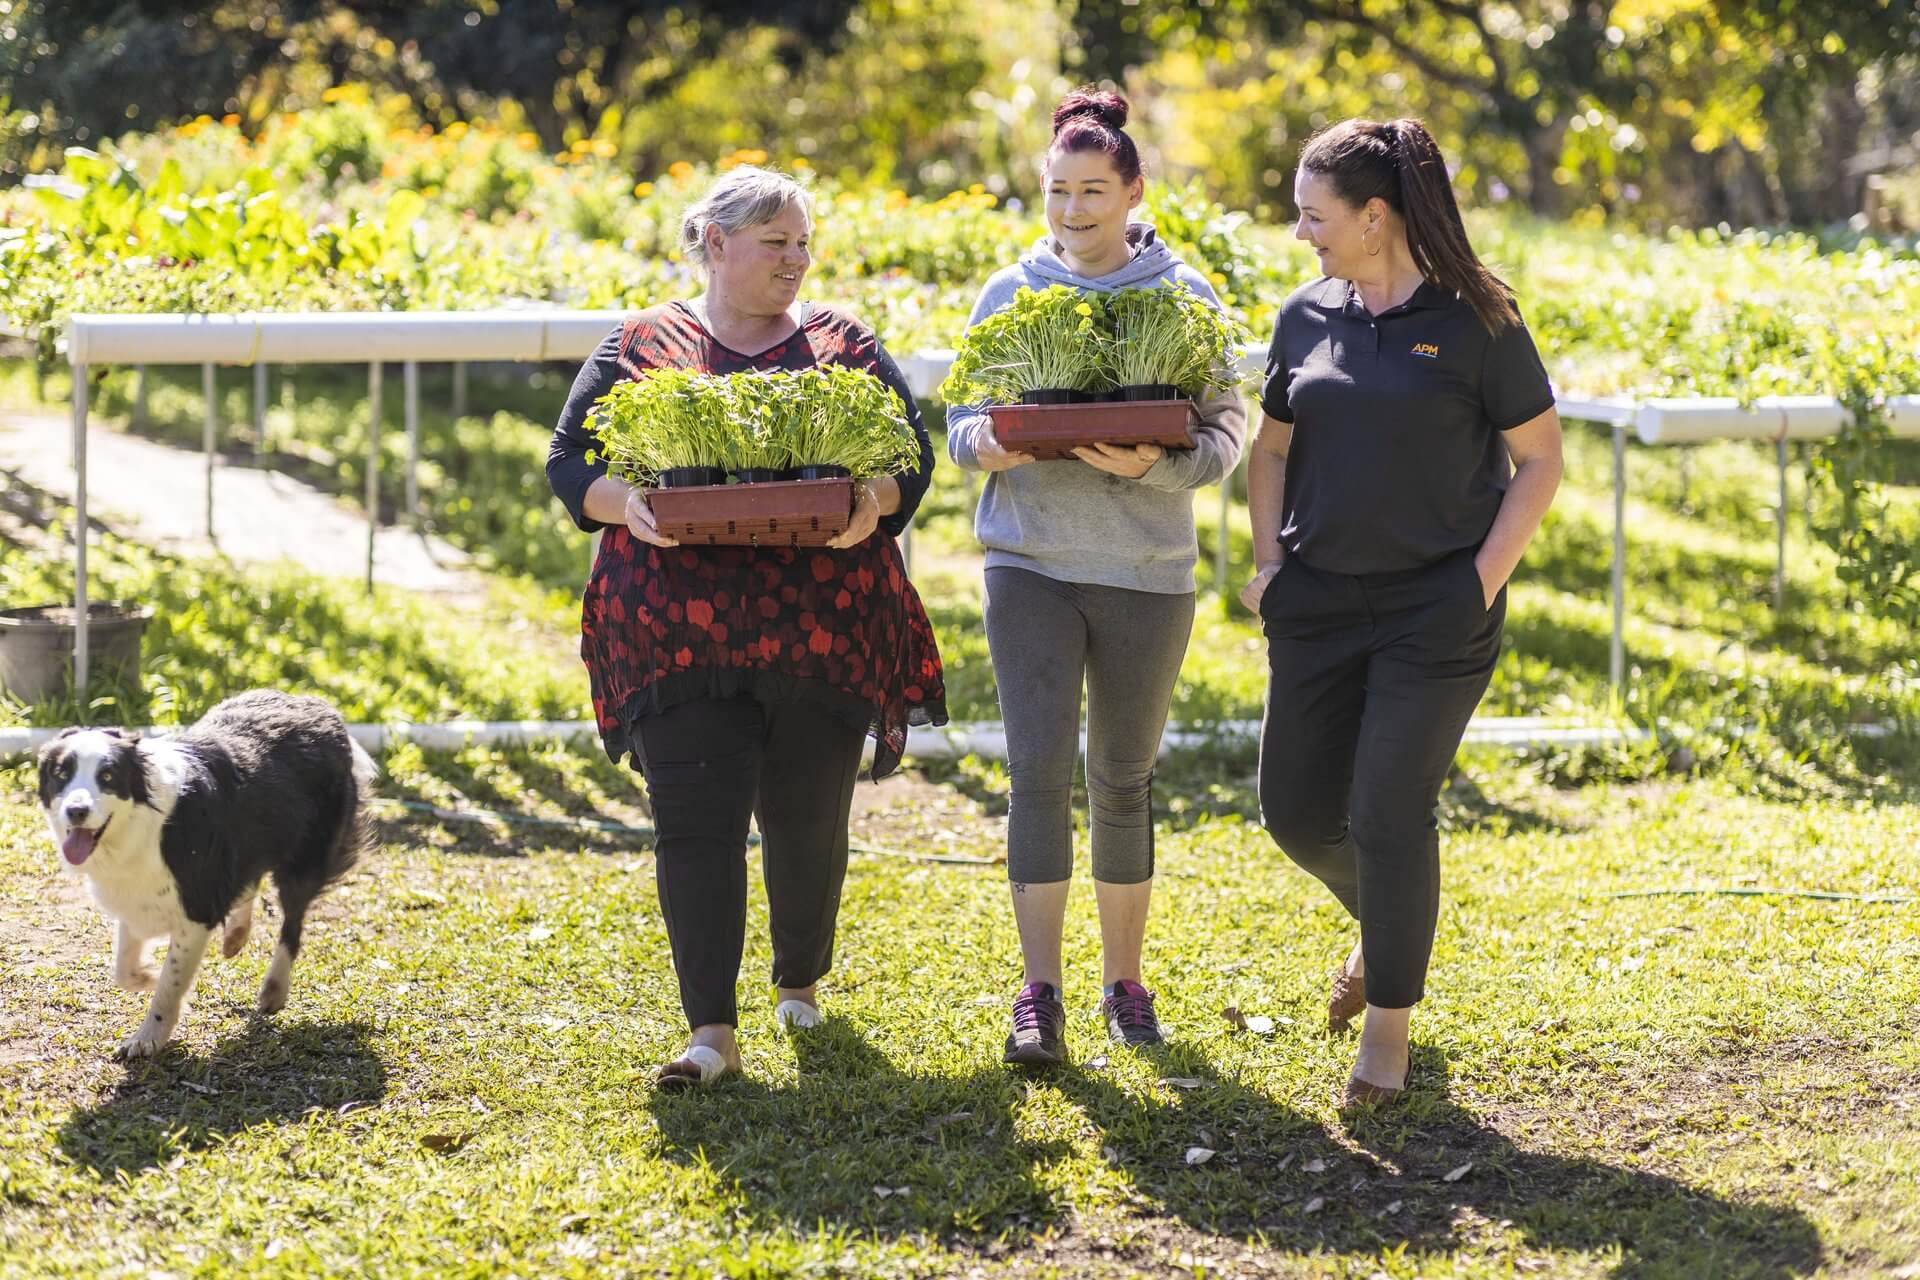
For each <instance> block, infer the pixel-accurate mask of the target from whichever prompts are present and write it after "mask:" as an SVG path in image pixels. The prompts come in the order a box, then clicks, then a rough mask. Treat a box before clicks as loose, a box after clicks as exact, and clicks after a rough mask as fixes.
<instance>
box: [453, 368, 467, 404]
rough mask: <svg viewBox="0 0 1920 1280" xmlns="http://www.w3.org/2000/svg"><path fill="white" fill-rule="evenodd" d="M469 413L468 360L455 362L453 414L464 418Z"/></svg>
mask: <svg viewBox="0 0 1920 1280" xmlns="http://www.w3.org/2000/svg"><path fill="white" fill-rule="evenodd" d="M466 415H467V362H466V361H464V360H455V361H454V362H453V416H454V417H456V418H464V417H466Z"/></svg>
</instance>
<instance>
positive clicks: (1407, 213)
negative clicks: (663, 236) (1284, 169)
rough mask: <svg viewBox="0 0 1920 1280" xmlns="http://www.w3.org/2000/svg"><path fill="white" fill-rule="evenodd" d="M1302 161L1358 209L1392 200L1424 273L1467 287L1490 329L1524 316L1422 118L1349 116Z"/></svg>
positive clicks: (1463, 291) (1465, 297)
mask: <svg viewBox="0 0 1920 1280" xmlns="http://www.w3.org/2000/svg"><path fill="white" fill-rule="evenodd" d="M1300 167H1301V168H1303V169H1308V170H1311V171H1312V172H1314V173H1318V174H1321V175H1323V176H1325V177H1326V179H1327V180H1328V181H1329V182H1331V183H1332V184H1333V190H1334V194H1336V195H1338V196H1339V197H1340V198H1341V199H1342V200H1344V201H1345V202H1346V203H1347V204H1349V205H1352V206H1353V207H1355V208H1358V207H1360V206H1361V205H1364V204H1366V202H1367V201H1369V200H1371V199H1373V198H1374V197H1375V196H1379V197H1380V198H1381V199H1382V200H1385V201H1386V202H1387V204H1388V206H1389V207H1390V208H1392V210H1393V211H1394V212H1395V213H1397V214H1399V215H1400V219H1401V221H1402V222H1404V223H1405V224H1406V228H1407V248H1408V250H1409V251H1410V252H1411V253H1412V254H1413V261H1414V265H1415V266H1417V267H1419V268H1420V274H1421V275H1423V276H1425V277H1426V278H1427V279H1428V280H1431V281H1432V282H1433V283H1435V284H1437V285H1440V286H1441V287H1443V288H1447V289H1451V290H1453V291H1454V292H1455V293H1457V294H1459V295H1460V298H1461V300H1462V301H1464V302H1465V303H1466V304H1467V305H1468V306H1470V307H1472V308H1473V312H1474V314H1475V315H1477V316H1479V317H1480V322H1481V323H1482V324H1484V325H1486V326H1487V331H1488V332H1489V333H1498V332H1500V331H1501V330H1502V329H1504V328H1506V327H1507V326H1508V325H1514V324H1518V323H1520V313H1519V312H1518V311H1517V310H1515V309H1514V305H1513V291H1512V290H1511V289H1509V288H1507V286H1506V283H1505V282H1504V281H1502V280H1501V279H1500V278H1499V277H1498V276H1496V275H1494V274H1493V272H1491V271H1489V270H1487V267H1486V264H1485V263H1483V262H1481V261H1480V259H1479V257H1478V256H1477V255H1476V254H1475V253H1474V251H1473V245H1472V244H1471V243H1469V242H1468V240H1467V227H1466V224H1465V223H1464V222H1462V221H1461V219H1460V206H1459V204H1458V203H1457V202H1456V201H1455V200H1454V198H1453V183H1452V181H1451V180H1450V179H1449V178H1448V177H1447V162H1446V159H1445V158H1444V157H1443V156H1441V154H1440V145H1439V144H1438V143H1436V142H1435V141H1434V140H1433V135H1432V134H1431V133H1428V132H1427V127H1426V126H1425V125H1423V124H1421V123H1420V122H1419V121H1418V120H1411V119H1407V120H1390V121H1388V122H1387V123H1385V124H1380V123H1378V122H1376V121H1373V120H1342V121H1341V122H1340V123H1339V124H1336V125H1334V126H1332V127H1331V128H1329V129H1327V130H1326V131H1324V132H1322V133H1321V134H1319V135H1318V136H1316V137H1315V138H1314V139H1313V141H1311V142H1309V143H1308V144H1307V149H1306V150H1305V151H1304V152H1302V153H1301V155H1300Z"/></svg>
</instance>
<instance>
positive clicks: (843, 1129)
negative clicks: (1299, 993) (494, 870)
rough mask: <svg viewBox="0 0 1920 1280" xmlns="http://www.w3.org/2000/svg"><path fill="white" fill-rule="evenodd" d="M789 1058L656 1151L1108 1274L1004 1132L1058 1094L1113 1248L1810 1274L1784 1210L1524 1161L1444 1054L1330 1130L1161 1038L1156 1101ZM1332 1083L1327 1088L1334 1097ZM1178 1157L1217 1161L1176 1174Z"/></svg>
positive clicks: (740, 1178) (1069, 1201)
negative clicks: (1093, 1166)
mask: <svg viewBox="0 0 1920 1280" xmlns="http://www.w3.org/2000/svg"><path fill="white" fill-rule="evenodd" d="M795 1048H796V1052H797V1054H798V1055H799V1058H800V1068H801V1071H800V1081H799V1082H798V1083H797V1084H796V1085H793V1086H791V1087H789V1088H784V1089H769V1088H766V1087H764V1086H759V1085H755V1084H752V1083H749V1082H740V1081H735V1082H730V1083H728V1084H726V1085H723V1086H721V1087H720V1088H718V1089H716V1090H714V1091H711V1092H708V1093H694V1094H690V1095H688V1094H682V1095H668V1096H656V1100H655V1102H654V1104H653V1111H654V1116H655V1118H656V1120H657V1121H658V1123H659V1125H660V1129H661V1132H662V1133H663V1135H665V1137H666V1139H667V1142H668V1144H669V1147H670V1150H671V1153H672V1154H671V1155H670V1158H672V1159H678V1160H683V1161H702V1160H704V1161H705V1162H706V1163H708V1164H709V1165H710V1166H711V1167H712V1168H714V1169H715V1170H716V1171H717V1172H719V1173H720V1174H721V1176H722V1177H723V1178H725V1179H727V1180H728V1181H730V1182H731V1183H732V1184H733V1185H734V1187H735V1188H737V1190H738V1191H739V1193H740V1194H742V1195H743V1196H744V1197H745V1198H746V1199H747V1201H748V1202H749V1205H750V1207H751V1210H752V1211H753V1212H754V1213H756V1214H761V1213H765V1214H772V1215H775V1216H778V1217H781V1218H785V1219H787V1220H788V1221H790V1222H791V1223H793V1224H794V1226H795V1227H796V1228H798V1229H804V1230H815V1229H817V1228H818V1227H819V1225H820V1224H821V1223H822V1222H823V1221H824V1222H830V1223H833V1224H837V1225H841V1226H844V1227H846V1228H848V1229H850V1230H853V1231H855V1232H859V1233H864V1234H871V1235H873V1236H876V1237H881V1238H892V1237H896V1236H901V1235H906V1234H911V1233H916V1232H928V1233H932V1234H934V1235H936V1236H939V1237H941V1238H942V1239H944V1240H945V1241H947V1242H948V1243H949V1244H951V1245H954V1246H957V1247H961V1248H968V1247H974V1248H980V1247H985V1248H986V1249H987V1250H988V1251H989V1252H995V1253H997V1252H999V1251H1000V1250H1001V1249H1002V1247H1004V1246H1005V1245H1008V1244H1010V1245H1012V1246H1013V1247H1015V1248H1016V1249H1017V1248H1020V1247H1023V1246H1024V1245H1026V1244H1027V1243H1028V1242H1029V1241H1030V1240H1031V1238H1032V1237H1034V1236H1035V1235H1037V1234H1040V1233H1042V1232H1044V1231H1047V1230H1048V1229H1049V1228H1051V1229H1052V1232H1051V1235H1052V1238H1051V1239H1050V1240H1049V1241H1048V1242H1047V1252H1048V1257H1047V1258H1046V1261H1047V1262H1048V1263H1049V1264H1050V1265H1054V1266H1057V1267H1062V1268H1064V1269H1065V1271H1064V1273H1067V1274H1071V1273H1072V1271H1073V1269H1074V1267H1075V1263H1076V1258H1077V1257H1078V1256H1079V1255H1080V1254H1082V1253H1084V1254H1085V1259H1084V1260H1085V1262H1086V1263H1087V1265H1088V1269H1094V1268H1095V1267H1096V1265H1097V1264H1098V1263H1099V1262H1106V1263H1111V1262H1113V1261H1115V1259H1114V1258H1113V1257H1112V1256H1111V1250H1112V1249H1113V1248H1114V1247H1115V1246H1113V1245H1112V1244H1111V1243H1110V1242H1105V1241H1103V1242H1101V1243H1100V1244H1099V1245H1097V1246H1096V1245H1094V1244H1093V1243H1092V1242H1090V1241H1089V1240H1087V1239H1085V1238H1076V1234H1075V1229H1074V1224H1075V1223H1076V1221H1077V1220H1078V1219H1079V1218H1080V1217H1081V1209H1080V1207H1079V1206H1077V1205H1076V1204H1075V1203H1074V1201H1073V1193H1072V1192H1071V1191H1068V1190H1063V1189H1062V1187H1063V1183H1064V1179H1063V1178H1062V1177H1061V1175H1060V1174H1058V1173H1056V1172H1054V1171H1053V1170H1051V1169H1049V1167H1048V1166H1050V1165H1053V1164H1055V1163H1056V1162H1058V1161H1060V1160H1061V1159H1062V1158H1064V1157H1066V1156H1068V1155H1069V1154H1070V1153H1071V1150H1072V1147H1071V1146H1070V1145H1069V1143H1068V1142H1067V1141H1065V1140H1063V1139H1054V1140H1052V1141H1043V1140H1036V1139H1032V1138H1023V1137H1020V1136H1019V1135H1018V1133H1017V1126H1016V1120H1015V1114H1014V1113H1015V1111H1016V1109H1018V1108H1019V1107H1020V1106H1021V1104H1022V1102H1023V1100H1024V1099H1025V1098H1026V1096H1027V1094H1028V1091H1029V1090H1030V1089H1055V1090H1057V1091H1058V1093H1059V1095H1060V1097H1061V1099H1062V1100H1063V1101H1064V1102H1065V1104H1066V1105H1067V1106H1068V1107H1070V1108H1072V1109H1073V1110H1075V1111H1077V1112H1078V1113H1079V1116H1080V1117H1081V1119H1079V1120H1077V1121H1076V1120H1074V1119H1063V1118H1062V1117H1060V1116H1058V1115H1051V1116H1050V1117H1049V1124H1050V1127H1051V1128H1052V1130H1053V1131H1054V1132H1056V1133H1060V1132H1065V1131H1067V1130H1070V1129H1071V1130H1078V1131H1080V1133H1081V1135H1082V1136H1081V1139H1080V1141H1079V1142H1076V1143H1074V1144H1072V1145H1073V1146H1079V1145H1082V1143H1083V1142H1084V1140H1085V1137H1086V1136H1087V1131H1089V1130H1090V1131H1091V1136H1093V1137H1094V1138H1095V1139H1096V1140H1097V1141H1098V1143H1099V1148H1100V1152H1101V1158H1102V1160H1103V1161H1104V1162H1105V1164H1106V1165H1107V1166H1108V1167H1109V1168H1110V1169H1111V1170H1112V1171H1113V1172H1114V1173H1116V1174H1118V1175H1119V1177H1120V1179H1121V1181H1122V1182H1123V1184H1124V1185H1125V1186H1126V1187H1127V1188H1128V1192H1127V1194H1126V1197H1125V1199H1126V1203H1127V1205H1128V1209H1127V1210H1126V1214H1127V1217H1128V1218H1129V1219H1130V1220H1131V1221H1130V1222H1128V1223H1126V1224H1110V1223H1105V1222H1102V1223H1100V1224H1099V1226H1100V1229H1102V1230H1105V1229H1107V1228H1108V1227H1111V1228H1112V1229H1113V1231H1114V1234H1115V1235H1116V1236H1122V1237H1126V1238H1127V1239H1128V1240H1129V1241H1130V1243H1127V1244H1123V1245H1121V1246H1119V1248H1120V1249H1121V1252H1122V1253H1128V1252H1133V1251H1138V1250H1140V1249H1142V1248H1157V1249H1164V1248H1166V1247H1169V1246H1170V1245H1177V1246H1178V1247H1181V1248H1196V1249H1198V1248H1201V1247H1204V1246H1205V1244H1206V1243H1207V1239H1206V1238H1210V1239H1212V1240H1216V1241H1219V1240H1232V1241H1237V1242H1242V1243H1244V1244H1248V1245H1252V1246H1254V1247H1256V1248H1263V1249H1266V1250H1278V1251H1285V1252H1288V1253H1295V1254H1300V1255H1304V1256H1317V1255H1329V1254H1331V1255H1339V1256H1345V1257H1351V1258H1356V1259H1374V1258H1378V1257H1380V1256H1381V1254H1382V1251H1392V1250H1401V1249H1403V1250H1404V1251H1405V1253H1406V1254H1407V1255H1409V1256H1413V1257H1418V1256H1423V1255H1431V1256H1433V1257H1436V1258H1446V1257H1449V1256H1451V1255H1454V1254H1456V1253H1458V1252H1460V1251H1461V1250H1463V1249H1468V1250H1471V1249H1482V1250H1493V1251H1499V1250H1504V1249H1506V1248H1508V1247H1510V1246H1507V1245H1505V1244H1504V1243H1502V1241H1503V1239H1504V1237H1505V1235H1506V1233H1507V1232H1508V1231H1509V1230H1511V1231H1512V1232H1513V1233H1515V1234H1516V1235H1517V1236H1518V1237H1519V1238H1520V1240H1521V1241H1522V1242H1523V1243H1524V1246H1525V1247H1526V1248H1528V1249H1531V1250H1537V1251H1547V1250H1552V1251H1556V1252H1577V1253H1583V1254H1590V1255H1598V1256H1599V1257H1601V1258H1605V1257H1607V1256H1608V1255H1617V1257H1618V1261H1617V1263H1615V1264H1614V1267H1613V1271H1612V1274H1613V1275H1615V1276H1621V1277H1639V1276H1651V1275H1672V1276H1681V1275H1685V1276H1695V1275H1739V1276H1752V1277H1779V1278H1781V1280H1784V1278H1785V1277H1789V1276H1797V1275H1802V1274H1805V1273H1806V1272H1809V1271H1811V1270H1813V1269H1815V1268H1816V1267H1818V1266H1819V1265H1820V1264H1821V1262H1822V1259H1823V1249H1822V1246H1821V1242H1820V1237H1819V1234H1818V1232H1817V1231H1816V1229H1815V1227H1814V1225H1813V1223H1812V1222H1811V1221H1809V1220H1808V1219H1807V1218H1806V1217H1805V1216H1804V1215H1803V1214H1801V1213H1800V1212H1798V1211H1797V1210H1795V1209H1793V1208H1791V1207H1787V1206H1782V1205H1771V1204H1761V1203H1751V1202H1743V1201H1737V1200H1733V1199H1729V1198H1726V1197H1723V1196H1720V1195H1717V1194H1715V1193H1713V1192H1710V1191H1707V1190H1704V1189H1702V1188H1699V1187H1694V1186H1690V1185H1688V1184H1687V1183H1685V1182H1682V1181H1679V1180H1677V1179H1674V1178H1669V1177H1664V1176H1661V1175H1658V1174H1652V1173H1646V1172H1642V1171H1639V1170H1635V1169H1631V1168H1628V1167H1626V1166H1625V1165H1624V1164H1617V1163H1610V1162H1608V1161H1605V1160H1598V1159H1587V1158H1580V1157H1568V1156H1560V1155H1549V1154H1543V1153H1540V1152H1533V1151H1526V1150H1523V1149H1521V1148H1520V1147H1518V1146H1516V1145H1515V1144H1514V1143H1513V1142H1512V1141H1511V1140H1509V1139H1508V1138H1507V1137H1506V1136H1505V1135H1504V1134H1502V1133H1500V1132H1499V1131H1498V1130H1496V1129H1495V1128H1493V1127H1492V1126H1491V1125H1489V1124H1488V1123H1487V1122H1486V1121H1485V1120H1483V1119H1482V1118H1481V1117H1479V1116H1476V1115H1474V1114H1473V1113H1472V1112H1470V1111H1468V1110H1467V1109H1465V1108H1464V1107H1461V1106H1459V1105H1458V1104H1456V1103H1454V1102H1453V1101H1451V1100H1450V1098H1449V1097H1448V1091H1447V1071H1446V1065H1445V1062H1444V1059H1443V1056H1442V1054H1441V1053H1440V1051H1439V1050H1437V1049H1435V1048H1433V1047H1431V1046H1416V1048H1415V1054H1414V1060H1415V1076H1414V1085H1413V1088H1412V1089H1411V1091H1410V1092H1409V1093H1408V1095H1407V1096H1406V1097H1405V1098H1404V1099H1403V1100H1402V1102H1401V1104H1400V1105H1399V1106H1397V1107H1395V1108H1393V1109H1390V1110H1385V1111H1375V1112H1371V1113H1359V1114H1355V1115H1352V1116H1349V1117H1346V1118H1345V1119H1344V1120H1342V1121H1338V1122H1336V1123H1334V1124H1333V1125H1331V1126H1329V1125H1327V1124H1325V1123H1324V1122H1323V1121H1321V1120H1320V1119H1318V1118H1317V1117H1316V1116H1315V1115H1309V1114H1306V1113H1305V1112H1303V1111H1301V1110H1299V1109H1297V1108H1296V1107H1293V1106H1290V1105H1286V1104H1284V1103H1282V1102H1279V1101H1277V1100H1275V1099H1273V1098H1271V1097H1269V1096H1268V1095H1266V1094H1264V1093H1262V1092H1261V1091H1259V1090H1257V1089H1254V1088H1250V1087H1248V1086H1246V1085H1244V1084H1242V1083H1240V1082H1239V1081H1237V1080H1235V1079H1233V1078H1231V1077H1229V1076H1227V1075H1224V1074H1223V1073H1221V1072H1220V1071H1219V1070H1218V1069H1217V1068H1216V1066H1215V1065H1214V1064H1213V1063H1212V1062H1211V1061H1209V1060H1208V1059H1207V1057H1206V1056H1205V1055H1204V1054H1203V1053H1202V1052H1200V1051H1198V1050H1197V1049H1195V1048H1194V1047H1193V1046H1190V1045H1182V1044H1178V1043H1176V1044H1173V1045H1169V1046H1167V1047H1166V1048H1164V1049H1162V1050H1159V1051H1157V1052H1156V1057H1157V1065H1158V1066H1159V1068H1160V1071H1161V1073H1162V1075H1163V1077H1164V1078H1166V1079H1167V1080H1168V1081H1169V1082H1173V1081H1178V1082H1179V1083H1178V1085H1170V1087H1169V1088H1168V1089H1166V1090H1164V1091H1163V1090H1155V1096H1151V1097H1149V1096H1142V1095H1140V1094H1138V1093H1135V1092H1131V1091H1129V1090H1128V1089H1126V1088H1123V1087H1122V1086H1121V1085H1120V1083H1119V1082H1118V1081H1116V1080H1114V1079H1113V1078H1112V1076H1111V1075H1110V1074H1109V1072H1108V1071H1107V1070H1105V1069H1103V1068H1104V1064H1103V1065H1102V1066H1101V1067H1096V1066H1094V1065H1093V1064H1092V1063H1088V1064H1080V1065H1075V1066H1072V1067H1069V1068H1066V1069H1063V1070H1060V1071H1057V1072H1054V1073H1053V1074H1051V1075H1050V1076H1046V1077H1043V1078H1041V1079H1040V1080H1039V1081H1038V1082H1036V1083H1029V1082H1028V1081H1027V1080H1026V1079H1023V1078H1021V1077H1016V1076H1014V1075H1012V1074H1008V1073H1003V1072H1001V1071H998V1070H991V1071H985V1072H981V1073H979V1074H976V1075H973V1076H970V1077H966V1078H962V1079H947V1078H922V1077H914V1076H910V1075H906V1074H904V1073H902V1072H900V1071H899V1070H897V1069H896V1068H895V1067H894V1066H893V1065H892V1064H891V1063H890V1062H888V1061H887V1060H886V1059H885V1058H884V1057H883V1056H882V1055H880V1054H879V1053H878V1052H876V1051H875V1050H874V1049H873V1048H872V1047H871V1046H869V1045H867V1044H866V1043H865V1042H864V1041H863V1040H862V1039H861V1038H860V1036H859V1034H858V1032H857V1031H856V1030H854V1029H853V1028H851V1027H848V1026H846V1025H845V1024H844V1023H838V1022H832V1023H829V1024H828V1026H826V1027H825V1028H822V1029H821V1030H820V1031H819V1032H817V1033H815V1034H813V1035H809V1036H803V1037H801V1038H800V1039H798V1040H796V1042H795ZM1115 1052H1116V1053H1117V1052H1119V1051H1115ZM1099 1061H1100V1059H1095V1060H1094V1062H1099ZM1326 1083H1327V1088H1328V1092H1329V1094H1330V1095H1331V1093H1332V1091H1333V1089H1334V1088H1335V1087H1336V1085H1337V1083H1338V1082H1336V1081H1331V1080H1330V1081H1327V1082H1326ZM1041 1105H1042V1106H1043V1107H1046V1106H1047V1104H1046V1103H1045V1102H1042V1104H1041ZM1049 1109H1050V1108H1049ZM1195 1148H1203V1149H1205V1150H1206V1151H1209V1152H1211V1153H1212V1154H1211V1155H1208V1156H1206V1157H1205V1158H1204V1159H1199V1160H1197V1161H1196V1162H1192V1163H1190V1161H1189V1153H1190V1152H1193V1149H1195ZM1194 1154H1196V1155H1197V1153H1194ZM1461 1170H1464V1171H1463V1172H1457V1171H1461ZM1449 1175H1452V1176H1453V1180H1452V1181H1449V1180H1448V1178H1449ZM879 1187H885V1188H887V1189H888V1194H886V1195H885V1196H882V1195H880V1194H879V1192H878V1191H876V1188H879ZM900 1187H904V1188H906V1190H905V1191H904V1192H899V1191H896V1190H895V1188H900ZM1196 1234H1197V1235H1198V1236H1200V1237H1205V1238H1202V1239H1196V1238H1195V1236H1196ZM1095 1248H1099V1249H1104V1250H1107V1251H1109V1252H1108V1253H1107V1254H1106V1255H1104V1256H1101V1255H1096V1254H1095V1253H1094V1252H1093V1250H1094V1249H1095ZM1141 1260H1142V1261H1144V1257H1142V1258H1141Z"/></svg>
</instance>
